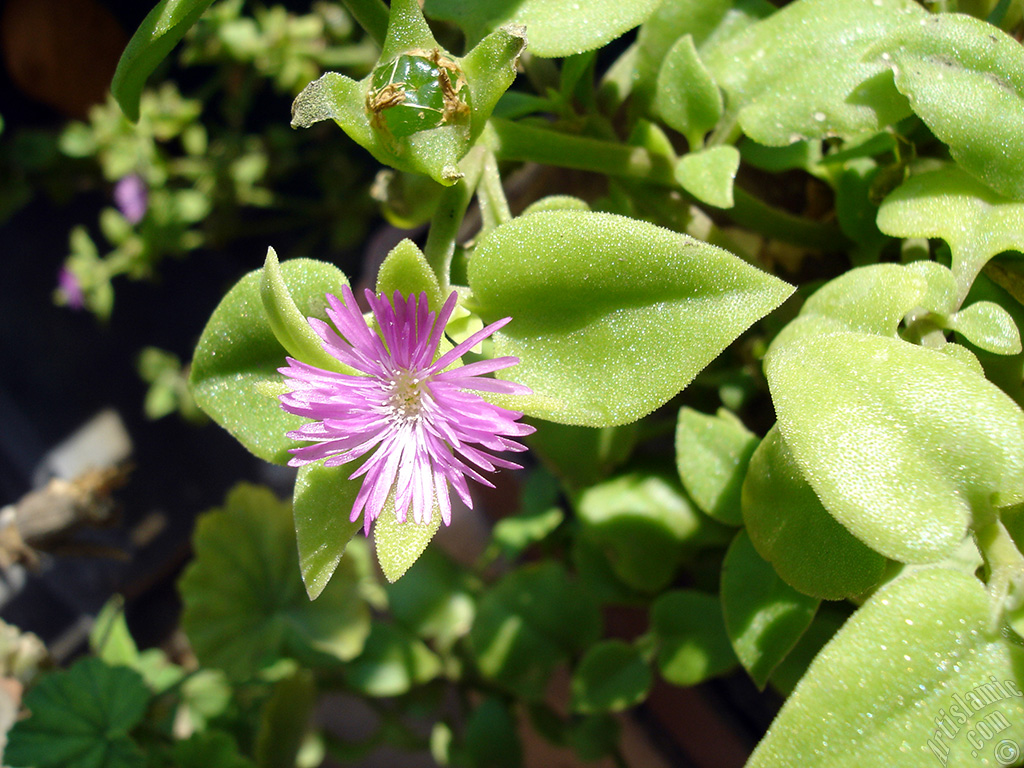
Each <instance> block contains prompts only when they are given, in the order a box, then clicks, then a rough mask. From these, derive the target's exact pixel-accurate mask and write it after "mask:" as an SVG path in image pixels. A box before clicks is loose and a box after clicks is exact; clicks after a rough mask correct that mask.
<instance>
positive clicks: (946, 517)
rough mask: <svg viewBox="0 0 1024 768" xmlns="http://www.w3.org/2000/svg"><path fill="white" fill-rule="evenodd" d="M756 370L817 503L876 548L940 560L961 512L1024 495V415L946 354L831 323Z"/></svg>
mask: <svg viewBox="0 0 1024 768" xmlns="http://www.w3.org/2000/svg"><path fill="white" fill-rule="evenodd" d="M765 374H766V376H767V378H768V385H769V388H770V389H771V393H772V400H773V402H774V404H775V409H776V413H777V415H778V419H779V429H780V431H781V433H782V436H783V438H784V439H785V442H786V445H787V446H788V447H789V449H790V450H791V451H792V453H793V457H794V458H795V460H796V463H797V465H798V466H799V467H800V469H801V471H802V472H803V474H804V476H805V477H806V478H807V480H808V481H809V482H810V484H811V487H812V488H813V489H814V491H815V493H816V494H817V495H818V497H819V498H820V499H821V501H822V504H823V505H824V506H825V508H826V509H827V510H828V511H829V512H830V513H831V514H832V515H833V516H834V517H835V518H836V519H837V520H839V522H840V523H842V524H843V525H844V526H845V527H846V528H847V529H849V530H850V531H851V532H852V533H853V534H854V535H855V536H857V538H859V539H860V540H861V541H863V542H865V543H866V544H868V546H870V547H871V548H872V549H874V550H875V551H877V552H880V553H881V554H883V555H886V556H887V557H892V558H894V559H896V560H900V561H902V562H909V563H923V562H934V561H936V560H940V559H942V558H943V557H945V556H946V555H948V554H949V553H950V552H952V550H953V549H954V548H955V547H956V546H957V545H958V544H959V543H960V541H961V539H963V537H964V534H965V532H966V527H967V523H968V520H969V519H970V518H971V514H972V512H973V513H977V514H985V513H986V512H988V511H989V510H991V509H992V508H993V507H998V506H1005V505H1009V504H1015V503H1018V502H1020V501H1021V500H1024V413H1022V412H1021V410H1020V408H1019V407H1018V406H1017V405H1016V403H1014V402H1013V401H1012V400H1011V399H1010V398H1009V397H1007V396H1006V395H1005V394H1004V393H1003V392H1002V391H1000V390H999V389H998V388H997V387H996V386H995V385H993V384H992V383H990V382H989V381H987V380H986V379H984V378H983V377H982V376H980V375H979V374H978V373H977V372H975V371H973V370H971V369H969V368H967V367H965V366H964V365H963V364H962V363H960V362H958V361H956V360H954V359H952V358H950V357H949V356H947V355H944V354H942V353H940V352H936V351H935V350H931V349H925V348H923V347H918V346H915V345H913V344H908V343H906V342H904V341H900V340H898V339H891V338H885V337H882V336H869V335H865V334H858V333H835V334H832V335H820V336H808V337H804V338H801V339H798V340H796V341H794V342H793V343H790V344H785V345H783V346H781V347H774V348H773V349H772V350H771V352H770V353H769V355H768V356H767V357H766V358H765ZM965 403H969V404H970V410H969V417H967V416H966V414H965V411H964V407H965Z"/></svg>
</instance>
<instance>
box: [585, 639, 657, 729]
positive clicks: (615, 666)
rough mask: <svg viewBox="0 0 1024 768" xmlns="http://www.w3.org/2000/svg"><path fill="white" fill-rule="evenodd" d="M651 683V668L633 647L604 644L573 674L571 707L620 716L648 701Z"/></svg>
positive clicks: (591, 652) (590, 652) (604, 642)
mask: <svg viewBox="0 0 1024 768" xmlns="http://www.w3.org/2000/svg"><path fill="white" fill-rule="evenodd" d="M652 682H653V679H652V675H651V668H650V666H649V665H648V664H647V662H646V661H644V659H643V657H642V656H641V655H640V652H639V651H638V650H637V649H636V648H635V647H634V646H632V645H630V644H629V643H626V642H624V641H622V640H604V641H602V642H600V643H598V644H597V645H595V646H593V647H591V649H590V650H589V651H587V653H586V655H584V657H583V658H582V659H581V660H580V663H579V665H578V666H577V667H576V670H575V671H574V672H573V675H572V705H571V706H572V709H573V710H574V711H576V712H587V713H589V712H621V711H622V710H624V709H629V708H630V707H632V706H634V705H636V704H639V703H640V702H641V701H643V700H644V699H645V698H647V693H648V692H649V691H650V689H651V684H652Z"/></svg>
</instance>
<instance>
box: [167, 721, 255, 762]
mask: <svg viewBox="0 0 1024 768" xmlns="http://www.w3.org/2000/svg"><path fill="white" fill-rule="evenodd" d="M174 766H175V768H210V766H216V767H217V768H255V763H253V762H252V761H251V760H249V759H248V758H246V757H243V756H242V755H241V754H240V753H239V751H238V743H237V742H236V741H235V739H234V737H232V736H231V734H229V733H225V732H224V731H214V730H208V731H199V732H196V733H193V734H192V735H191V736H190V737H189V738H187V739H184V740H182V741H176V742H175V743H174Z"/></svg>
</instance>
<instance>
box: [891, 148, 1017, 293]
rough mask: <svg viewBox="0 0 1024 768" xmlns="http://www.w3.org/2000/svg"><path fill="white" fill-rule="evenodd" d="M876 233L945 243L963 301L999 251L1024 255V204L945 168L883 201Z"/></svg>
mask: <svg viewBox="0 0 1024 768" xmlns="http://www.w3.org/2000/svg"><path fill="white" fill-rule="evenodd" d="M878 228H879V229H881V230H882V231H883V232H885V233H886V234H887V235H892V236H893V237H941V238H942V239H943V240H945V241H946V242H947V243H948V244H949V248H950V250H951V251H952V252H953V267H952V268H953V275H954V277H955V278H956V282H957V287H958V289H959V297H960V298H961V299H962V298H963V297H964V296H966V295H967V291H968V289H969V288H970V286H971V283H972V281H973V280H974V277H975V275H977V274H978V271H979V270H980V269H981V268H982V267H983V266H984V265H985V262H987V261H988V260H989V259H991V258H992V257H993V256H995V255H996V254H998V253H1001V252H1003V251H1009V250H1016V251H1020V250H1024V203H1018V202H1014V201H1012V200H1009V199H1007V198H1005V197H1003V196H1001V195H999V194H998V193H996V192H993V191H992V190H991V189H989V188H988V187H986V186H985V185H984V184H982V183H981V182H980V181H978V180H977V179H975V178H973V177H972V176H970V175H969V174H968V173H966V172H965V171H964V170H962V169H961V168H957V167H956V166H948V167H946V168H943V169H941V170H938V171H931V172H929V173H922V174H921V175H920V176H914V177H912V178H910V179H908V180H907V181H905V182H904V183H903V184H901V185H900V186H899V187H898V188H897V189H896V190H895V191H894V192H892V194H890V195H889V196H888V197H887V198H885V200H884V202H883V203H882V206H881V208H879V210H878Z"/></svg>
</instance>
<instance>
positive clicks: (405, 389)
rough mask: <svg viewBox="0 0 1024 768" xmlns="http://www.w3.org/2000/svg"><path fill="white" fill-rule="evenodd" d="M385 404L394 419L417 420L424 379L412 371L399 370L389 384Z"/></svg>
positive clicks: (419, 413)
mask: <svg viewBox="0 0 1024 768" xmlns="http://www.w3.org/2000/svg"><path fill="white" fill-rule="evenodd" d="M389 389H390V392H389V393H388V400H387V405H388V408H390V409H391V414H392V418H393V419H394V420H395V421H403V422H407V421H412V422H415V421H419V418H420V415H421V412H422V411H423V398H424V396H425V395H426V391H427V390H426V379H425V378H421V377H420V376H417V375H416V374H415V373H414V372H412V371H404V370H399V371H397V372H396V373H395V376H394V378H393V379H392V380H391V383H390V385H389Z"/></svg>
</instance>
